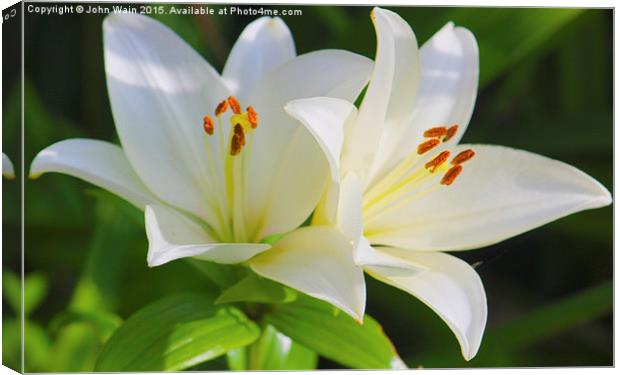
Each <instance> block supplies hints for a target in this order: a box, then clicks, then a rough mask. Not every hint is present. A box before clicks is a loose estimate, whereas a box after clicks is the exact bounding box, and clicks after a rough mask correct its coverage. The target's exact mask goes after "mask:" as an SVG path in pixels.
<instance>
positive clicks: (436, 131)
mask: <svg viewBox="0 0 620 375" xmlns="http://www.w3.org/2000/svg"><path fill="white" fill-rule="evenodd" d="M447 133H448V129H446V127H445V126H438V127H436V128H430V129H428V130H426V131H425V132H424V137H425V138H436V137H443V136H444V135H446V134H447Z"/></svg>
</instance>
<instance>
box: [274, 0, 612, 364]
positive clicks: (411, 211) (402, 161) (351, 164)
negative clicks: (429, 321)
mask: <svg viewBox="0 0 620 375" xmlns="http://www.w3.org/2000/svg"><path fill="white" fill-rule="evenodd" d="M372 19H373V21H374V25H375V28H376V32H377V40H378V46H377V55H376V61H375V67H374V71H373V74H372V76H371V81H370V84H369V86H368V89H367V92H366V94H365V97H364V100H363V102H362V104H361V106H360V109H359V112H358V111H357V110H356V109H355V107H354V106H353V105H352V104H350V103H349V102H346V101H344V100H339V99H332V98H325V97H317V98H310V99H302V100H296V101H292V102H290V103H289V104H288V105H287V108H286V109H287V111H288V112H289V113H290V114H291V115H292V116H294V117H295V118H297V119H298V120H299V121H300V122H301V123H303V124H304V125H305V126H306V127H307V128H308V129H309V131H310V132H311V133H312V134H313V135H314V136H315V138H316V139H317V143H318V144H319V145H320V146H321V148H322V149H323V151H324V152H325V155H326V158H327V159H328V161H329V163H330V166H331V173H332V177H333V178H334V182H333V184H332V185H331V188H330V189H329V190H328V192H327V193H326V194H325V196H324V198H323V200H322V202H321V205H320V206H319V207H318V208H317V211H316V212H315V216H314V219H313V220H314V223H315V224H321V225H326V224H330V223H331V224H332V225H335V226H338V227H340V228H341V230H342V232H343V233H344V234H346V236H347V237H348V239H349V240H350V241H351V243H352V246H351V250H352V251H354V253H355V259H356V262H357V264H358V265H359V266H360V267H363V268H364V270H365V271H366V272H367V273H368V274H370V275H371V276H373V277H375V278H377V279H378V280H380V281H382V282H385V283H387V284H390V285H393V286H395V287H397V288H400V289H402V290H404V291H406V292H408V293H410V294H412V295H413V296H415V297H417V298H419V299H420V300H421V301H423V302H424V303H425V304H427V305H428V306H429V307H430V308H431V309H433V310H434V311H435V312H436V313H437V314H438V315H439V316H440V317H441V318H442V319H443V320H444V321H445V322H446V324H447V325H448V326H449V327H450V329H451V330H452V331H453V332H454V334H455V335H456V337H457V339H458V341H459V343H460V346H461V351H462V354H463V357H464V358H465V359H466V360H469V359H471V358H473V357H474V356H475V355H476V353H477V351H478V348H479V346H480V342H481V340H482V335H483V332H484V327H485V324H486V318H487V305H486V296H485V292H484V288H483V285H482V283H481V280H480V278H479V276H478V275H477V273H476V272H475V271H474V269H473V268H472V267H470V266H469V265H468V264H467V263H465V262H464V261H462V260H460V259H458V258H457V257H454V256H451V255H448V254H446V253H443V251H456V250H468V249H475V248H479V247H483V246H487V245H491V244H494V243H497V242H500V241H502V240H504V239H507V238H509V237H512V236H516V235H518V234H520V233H523V232H525V231H528V230H531V229H533V228H535V227H538V226H541V225H543V224H545V223H548V222H550V221H553V220H556V219H558V218H560V217H563V216H566V215H569V214H571V213H574V212H577V211H581V210H585V209H590V208H597V207H602V206H606V205H608V204H610V203H611V196H610V193H609V192H608V191H607V189H605V188H604V187H603V186H602V185H601V184H600V183H598V182H597V181H596V180H594V179H593V178H591V177H589V176H588V175H586V174H585V173H583V172H581V171H579V170H577V169H576V168H574V167H572V166H570V165H568V164H565V163H562V162H559V161H556V160H552V159H549V158H546V157H543V156H540V155H536V154H533V153H529V152H526V151H520V150H514V149H511V148H507V147H501V146H489V145H466V144H464V145H457V143H458V141H459V139H460V138H461V136H462V134H463V132H464V130H465V127H466V126H467V124H468V122H469V120H470V117H471V114H472V112H473V108H474V102H475V98H476V92H477V87H478V47H477V43H476V40H475V38H474V36H473V35H472V34H471V32H469V31H468V30H467V29H464V28H461V27H454V25H453V24H452V23H449V24H447V25H446V26H445V27H443V28H442V29H441V30H440V31H439V32H437V33H436V34H435V35H434V36H433V37H432V38H431V39H430V40H429V41H428V42H427V43H426V44H425V45H424V46H422V48H420V49H419V50H418V47H417V42H416V38H415V35H414V33H413V31H412V30H411V28H410V27H409V25H408V24H407V23H406V22H405V21H404V20H403V19H402V18H401V17H400V16H398V15H397V14H395V13H393V12H391V11H388V10H384V9H380V8H375V9H374V10H373V13H372Z"/></svg>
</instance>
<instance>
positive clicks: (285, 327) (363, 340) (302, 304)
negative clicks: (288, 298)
mask: <svg viewBox="0 0 620 375" xmlns="http://www.w3.org/2000/svg"><path fill="white" fill-rule="evenodd" d="M265 321H266V322H267V323H269V324H271V325H273V326H274V327H275V328H276V329H277V330H279V331H281V332H282V333H284V334H285V335H287V336H289V337H291V338H292V339H293V340H295V341H297V342H299V343H300V344H302V345H304V346H306V347H308V348H309V349H312V350H314V351H316V352H317V353H319V354H320V355H322V356H325V357H327V358H329V359H331V360H333V361H336V362H338V363H341V364H343V365H345V366H348V367H352V368H357V369H386V368H394V367H400V365H401V364H402V361H401V360H400V358H399V356H398V353H396V349H395V348H394V346H393V345H392V343H391V342H390V340H389V339H388V337H387V336H386V335H385V333H384V332H383V330H382V329H381V326H380V325H379V323H377V322H376V321H375V320H374V319H373V318H371V317H370V316H368V315H366V316H365V317H364V324H360V323H359V322H356V321H355V320H354V319H353V318H351V317H350V316H348V315H346V314H344V313H334V309H333V308H332V306H331V305H329V304H327V303H325V302H321V301H319V300H316V299H312V298H309V297H304V298H300V299H299V300H298V301H296V302H294V303H290V304H285V305H278V306H275V307H274V308H273V311H271V312H270V313H268V314H267V315H266V316H265Z"/></svg>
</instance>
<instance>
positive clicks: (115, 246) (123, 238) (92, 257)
mask: <svg viewBox="0 0 620 375" xmlns="http://www.w3.org/2000/svg"><path fill="white" fill-rule="evenodd" d="M91 194H92V193H91ZM95 197H96V198H97V202H96V206H95V214H96V220H95V226H94V234H93V238H92V240H91V243H90V246H89V249H88V258H87V260H86V264H85V266H84V269H83V271H82V275H81V276H80V280H79V281H78V283H77V285H76V287H75V291H74V293H73V296H72V298H71V303H70V308H71V310H74V311H84V312H86V311H111V310H113V309H114V308H115V307H116V305H117V299H118V290H119V288H120V276H121V272H122V271H123V268H124V267H123V266H124V265H125V261H126V259H127V254H128V253H129V251H134V250H136V249H133V248H131V243H132V241H130V238H131V237H132V235H134V233H135V231H134V230H133V229H135V227H132V226H131V225H128V223H127V222H128V220H130V218H131V216H130V214H128V213H127V212H128V210H134V211H137V210H135V209H133V208H132V207H130V205H129V203H126V202H124V201H122V200H121V199H120V198H118V197H115V196H113V195H112V194H110V193H107V192H103V191H101V192H100V193H98V194H96V195H95ZM122 207H125V208H122ZM140 235H143V234H140Z"/></svg>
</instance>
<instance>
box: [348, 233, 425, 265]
mask: <svg viewBox="0 0 620 375" xmlns="http://www.w3.org/2000/svg"><path fill="white" fill-rule="evenodd" d="M354 257H355V264H357V265H358V266H360V267H367V266H375V267H391V268H404V269H409V268H411V267H410V266H408V265H406V264H405V263H403V261H402V260H401V259H399V258H396V257H393V256H391V255H388V254H386V253H385V252H382V251H377V250H376V249H375V248H374V247H372V246H371V245H370V242H369V241H368V239H366V237H362V238H360V240H359V241H358V242H357V247H356V248H355V255H354ZM420 268H421V269H424V267H422V266H420Z"/></svg>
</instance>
